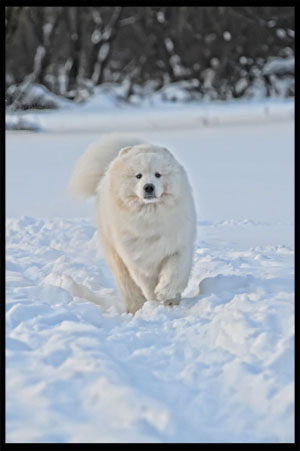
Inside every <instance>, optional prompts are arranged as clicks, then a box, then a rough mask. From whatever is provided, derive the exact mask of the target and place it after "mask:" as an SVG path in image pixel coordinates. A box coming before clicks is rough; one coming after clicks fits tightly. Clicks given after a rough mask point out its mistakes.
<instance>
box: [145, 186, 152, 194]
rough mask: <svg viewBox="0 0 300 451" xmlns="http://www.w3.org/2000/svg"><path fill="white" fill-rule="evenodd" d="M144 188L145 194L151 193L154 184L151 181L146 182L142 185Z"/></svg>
mask: <svg viewBox="0 0 300 451" xmlns="http://www.w3.org/2000/svg"><path fill="white" fill-rule="evenodd" d="M144 190H145V191H146V193H147V194H152V193H153V191H154V185H152V183H146V185H145V186H144Z"/></svg>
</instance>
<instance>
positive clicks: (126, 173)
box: [70, 134, 196, 313]
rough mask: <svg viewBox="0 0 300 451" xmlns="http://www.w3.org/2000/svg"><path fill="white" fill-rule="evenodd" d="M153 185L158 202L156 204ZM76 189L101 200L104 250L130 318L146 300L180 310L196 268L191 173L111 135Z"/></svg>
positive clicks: (166, 156) (97, 146)
mask: <svg viewBox="0 0 300 451" xmlns="http://www.w3.org/2000/svg"><path fill="white" fill-rule="evenodd" d="M121 149H122V150H121ZM157 173H159V174H161V177H159V178H158V177H157V176H156V175H155V174H157ZM137 174H142V177H141V178H139V179H137V178H136V175H137ZM149 183H151V184H152V185H154V186H155V198H153V199H149V200H148V199H145V198H144V194H145V191H144V185H145V184H149ZM70 188H71V190H72V192H73V193H74V194H76V195H81V196H85V197H87V196H90V195H96V196H97V225H98V229H99V232H100V237H101V241H102V245H103V248H104V251H105V253H106V256H107V259H108V263H109V265H110V267H111V270H112V272H113V275H114V278H115V281H116V284H117V286H118V289H119V291H120V293H121V295H122V297H123V299H124V301H125V303H126V307H127V311H128V312H131V313H135V312H136V311H137V310H138V309H139V308H141V307H142V305H143V304H144V302H145V301H146V300H157V301H160V302H164V303H167V304H173V303H178V302H179V301H180V298H181V293H182V291H183V290H184V288H185V287H186V284H187V282H188V278H189V274H190V270H191V266H192V257H193V247H194V239H195V222H196V221H195V210H194V202H193V198H192V193H191V189H190V186H189V183H188V180H187V176H186V173H185V171H184V169H183V167H182V166H181V165H180V164H179V163H178V162H177V161H176V160H175V158H174V157H173V156H172V154H171V153H170V152H169V151H168V150H167V149H165V148H163V147H159V146H153V145H151V144H141V140H140V139H138V138H134V137H132V136H129V135H127V134H112V135H106V136H104V137H103V138H101V139H100V140H99V141H97V142H96V143H94V144H92V145H91V146H90V147H88V149H87V150H86V152H85V153H84V154H83V155H82V157H81V158H80V159H79V161H78V163H77V165H76V167H75V171H74V173H73V176H72V178H71V182H70Z"/></svg>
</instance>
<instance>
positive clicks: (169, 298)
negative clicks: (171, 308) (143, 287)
mask: <svg viewBox="0 0 300 451" xmlns="http://www.w3.org/2000/svg"><path fill="white" fill-rule="evenodd" d="M154 294H155V296H156V299H157V300H158V301H161V302H164V303H165V304H168V303H170V305H171V304H176V303H177V304H179V302H180V293H178V291H177V290H176V289H174V288H173V287H171V286H169V285H165V286H161V285H160V284H158V285H157V287H156V288H155V290H154Z"/></svg>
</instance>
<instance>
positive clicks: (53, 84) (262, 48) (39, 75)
mask: <svg viewBox="0 0 300 451" xmlns="http://www.w3.org/2000/svg"><path fill="white" fill-rule="evenodd" d="M294 21H295V17H294V8H293V7H291V6H286V7H283V6H281V7H275V6H218V7H217V6H205V7H204V6H203V7H201V6H200V7H184V6H180V7H179V6H178V7H177V6H176V7H175V6H173V7H158V6H155V7H148V6H146V7H138V6H135V7H131V6H123V7H121V6H109V7H108V6H103V7H100V6H99V7H95V6H78V7H71V6H61V7H59V6H53V7H50V6H47V7H46V6H41V7H32V6H9V7H6V9H5V25H6V89H7V92H13V90H12V89H10V90H9V88H11V87H12V86H14V87H16V89H17V87H18V86H23V88H24V83H27V85H28V84H29V83H39V84H41V85H44V86H46V87H47V88H48V89H49V90H50V91H51V92H53V93H55V94H58V95H61V96H64V97H66V98H69V99H72V100H74V99H75V100H78V101H79V100H82V99H84V98H86V97H88V96H89V95H91V94H92V93H93V92H94V89H95V87H96V86H99V85H101V84H103V83H105V82H110V83H124V81H126V82H127V85H126V86H127V91H126V97H127V98H130V96H131V95H132V93H133V92H134V90H136V89H137V87H145V86H147V87H148V88H149V89H153V90H158V89H160V88H162V87H163V86H165V85H166V84H168V83H174V82H180V81H183V80H185V81H189V82H190V89H191V90H194V91H195V92H197V93H198V94H200V95H205V94H208V95H210V97H211V98H217V99H227V98H239V97H242V96H243V95H244V94H245V92H251V87H252V86H254V85H255V83H256V84H257V80H260V83H262V84H263V86H264V89H265V93H266V95H267V96H268V95H271V94H272V92H273V91H274V89H275V90H276V89H279V88H276V86H279V85H278V83H277V85H276V83H275V82H274V76H275V77H277V79H278V77H279V79H282V78H284V77H289V80H290V82H289V83H288V85H287V86H288V87H287V88H286V90H285V92H284V95H286V96H289V95H293V94H294V91H293V83H292V82H291V80H292V78H293V67H292V66H291V64H289V65H287V64H285V65H284V64H283V65H279V66H278V67H277V72H276V70H275V75H274V71H273V72H272V71H271V72H270V71H267V70H265V67H266V64H268V62H270V59H272V58H273V59H274V58H282V59H283V61H284V60H287V59H288V58H291V57H292V56H293V54H294V29H295V26H294ZM272 76H273V79H272ZM275 81H276V80H275ZM274 86H275V88H274ZM249 89H250V91H249ZM272 89H273V91H272ZM12 101H13V99H10V98H9V96H7V102H8V104H9V103H10V102H12Z"/></svg>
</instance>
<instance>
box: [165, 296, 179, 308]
mask: <svg viewBox="0 0 300 451" xmlns="http://www.w3.org/2000/svg"><path fill="white" fill-rule="evenodd" d="M180 301H181V295H180V293H177V295H176V297H175V298H174V299H167V300H166V301H164V305H168V306H169V307H173V305H178V304H179V303H180Z"/></svg>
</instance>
